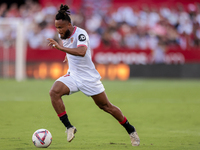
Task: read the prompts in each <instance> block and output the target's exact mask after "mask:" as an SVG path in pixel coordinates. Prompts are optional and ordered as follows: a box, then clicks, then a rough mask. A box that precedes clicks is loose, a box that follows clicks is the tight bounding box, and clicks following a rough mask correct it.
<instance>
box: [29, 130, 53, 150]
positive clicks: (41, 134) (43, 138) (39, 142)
mask: <svg viewBox="0 0 200 150" xmlns="http://www.w3.org/2000/svg"><path fill="white" fill-rule="evenodd" d="M32 141H33V144H34V145H35V146H36V147H45V148H46V147H48V146H49V145H50V144H51V142H52V135H51V133H50V132H49V131H48V130H47V129H39V130H37V131H35V132H34V133H33V136H32Z"/></svg>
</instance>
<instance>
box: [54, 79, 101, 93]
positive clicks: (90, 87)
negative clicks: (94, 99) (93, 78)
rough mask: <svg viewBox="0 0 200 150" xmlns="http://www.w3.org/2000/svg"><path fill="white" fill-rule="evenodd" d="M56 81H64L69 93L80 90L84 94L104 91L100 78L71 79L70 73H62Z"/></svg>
mask: <svg viewBox="0 0 200 150" xmlns="http://www.w3.org/2000/svg"><path fill="white" fill-rule="evenodd" d="M56 81H60V82H62V83H64V84H65V85H66V86H67V87H68V88H69V90H70V92H69V95H70V94H73V93H76V92H78V91H82V92H83V93H84V94H85V95H86V96H93V95H97V94H100V93H102V92H103V91H105V88H104V86H103V84H102V83H101V81H100V80H98V81H97V82H85V81H83V82H81V81H77V80H75V79H73V78H72V77H71V76H70V75H64V76H62V77H60V78H58V79H57V80H56Z"/></svg>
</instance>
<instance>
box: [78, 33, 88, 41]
mask: <svg viewBox="0 0 200 150" xmlns="http://www.w3.org/2000/svg"><path fill="white" fill-rule="evenodd" d="M78 40H79V41H85V40H86V37H85V35H84V34H80V35H79V36H78Z"/></svg>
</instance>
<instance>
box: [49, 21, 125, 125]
mask: <svg viewBox="0 0 200 150" xmlns="http://www.w3.org/2000/svg"><path fill="white" fill-rule="evenodd" d="M55 27H56V29H57V31H58V33H59V34H60V36H61V38H62V39H65V38H66V37H67V36H68V35H67V34H66V32H69V33H70V35H71V34H72V33H73V31H74V27H73V26H72V24H71V23H70V22H68V21H65V20H55ZM70 35H69V36H70ZM47 40H48V41H49V44H48V45H49V46H51V47H54V48H56V49H58V50H60V51H63V52H65V53H68V54H71V55H75V56H81V57H84V56H85V54H86V51H87V48H86V47H84V46H80V47H77V48H66V47H63V46H61V45H59V44H58V43H57V42H56V41H55V40H53V39H51V38H48V39H47ZM69 92H70V89H69V88H68V87H67V86H66V85H65V84H64V83H62V82H60V81H56V82H55V83H54V84H53V86H52V87H51V90H50V92H49V94H50V97H51V102H52V105H53V107H54V109H55V111H56V113H57V114H60V113H63V112H64V111H65V105H64V103H63V100H62V96H63V95H69ZM91 97H92V99H93V100H94V102H95V104H96V105H97V106H98V107H99V108H100V109H102V110H104V111H105V112H107V113H109V114H111V115H112V116H113V117H114V118H116V119H117V120H118V121H119V122H122V121H123V120H124V115H123V114H122V112H121V110H120V109H119V108H118V107H116V106H114V105H113V104H111V103H110V101H109V100H108V98H107V95H106V93H105V91H104V92H102V93H100V94H98V95H94V96H91Z"/></svg>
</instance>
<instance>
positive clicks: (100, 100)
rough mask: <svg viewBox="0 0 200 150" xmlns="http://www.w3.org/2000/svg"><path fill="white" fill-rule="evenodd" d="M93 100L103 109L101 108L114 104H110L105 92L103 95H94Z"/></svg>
mask: <svg viewBox="0 0 200 150" xmlns="http://www.w3.org/2000/svg"><path fill="white" fill-rule="evenodd" d="M91 97H92V99H93V100H94V102H95V103H96V104H97V105H98V106H99V107H100V108H101V107H104V106H107V107H109V106H111V105H112V104H111V103H110V101H109V100H108V97H107V95H106V93H105V91H103V92H102V93H100V94H97V95H94V96H91Z"/></svg>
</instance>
